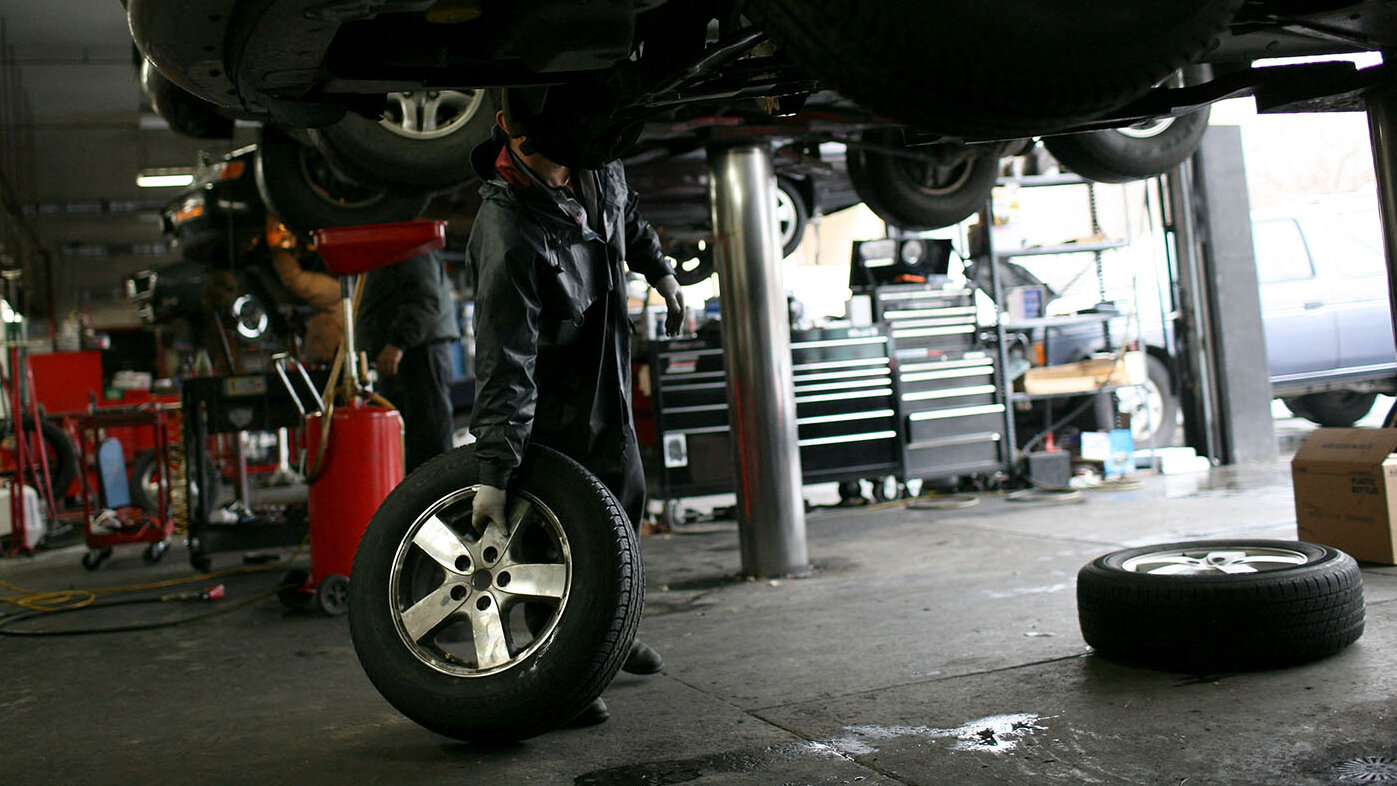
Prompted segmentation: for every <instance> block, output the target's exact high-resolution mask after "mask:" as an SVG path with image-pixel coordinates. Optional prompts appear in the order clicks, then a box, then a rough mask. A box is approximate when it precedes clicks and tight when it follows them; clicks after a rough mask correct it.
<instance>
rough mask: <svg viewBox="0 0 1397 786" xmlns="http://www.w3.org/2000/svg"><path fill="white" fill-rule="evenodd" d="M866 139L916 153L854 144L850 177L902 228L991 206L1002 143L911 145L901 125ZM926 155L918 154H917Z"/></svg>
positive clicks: (952, 219)
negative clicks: (989, 200) (905, 140)
mask: <svg viewBox="0 0 1397 786" xmlns="http://www.w3.org/2000/svg"><path fill="white" fill-rule="evenodd" d="M861 141H864V142H868V143H871V144H874V145H878V146H879V147H884V148H900V149H903V150H906V151H907V152H908V153H909V154H911V155H910V156H903V155H898V154H897V153H893V152H882V151H879V150H874V149H866V148H862V147H859V146H857V145H853V146H850V149H849V154H848V165H849V180H850V181H851V182H852V183H853V185H854V190H855V191H856V192H858V195H859V197H860V198H861V199H863V201H864V203H865V204H867V205H868V208H869V209H870V210H872V211H873V212H874V213H876V214H878V217H879V218H881V219H883V220H884V221H886V222H888V223H889V224H892V225H893V226H895V227H898V228H899V229H910V230H925V229H940V228H941V227H947V226H951V225H952V224H958V223H960V222H961V221H963V220H964V219H966V218H967V217H969V216H971V215H974V214H975V212H976V211H978V210H980V209H981V208H983V207H984V206H985V202H986V201H987V200H988V199H989V197H990V192H992V191H993V190H994V184H995V180H996V179H997V178H998V177H999V154H1000V151H1001V148H1000V146H999V145H987V146H977V147H971V146H968V145H961V144H955V143H948V144H933V145H925V146H921V147H915V148H914V147H909V146H907V145H906V144H905V143H904V142H903V137H902V133H901V132H900V131H896V130H893V131H887V130H880V131H869V132H866V133H865V134H863V136H862V137H861ZM919 155H920V156H922V157H917V156H919Z"/></svg>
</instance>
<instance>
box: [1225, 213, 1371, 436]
mask: <svg viewBox="0 0 1397 786" xmlns="http://www.w3.org/2000/svg"><path fill="white" fill-rule="evenodd" d="M1252 234H1253V237H1254V239H1255V243H1256V266H1257V276H1258V279H1259V282H1260V288H1261V314H1262V320H1263V321H1264V323H1265V325H1266V352H1267V355H1268V357H1269V362H1270V368H1271V387H1272V389H1273V390H1274V391H1275V394H1276V396H1277V397H1278V398H1281V399H1283V400H1284V401H1285V403H1286V406H1288V407H1289V408H1290V411H1291V412H1293V413H1295V414H1296V415H1298V416H1300V417H1302V418H1306V419H1307V420H1311V421H1313V422H1315V423H1318V424H1320V425H1322V426H1351V425H1353V424H1354V423H1355V422H1356V421H1358V420H1359V419H1360V418H1362V417H1363V416H1364V415H1366V414H1368V411H1369V410H1370V409H1372V407H1373V400H1374V398H1375V397H1376V396H1377V394H1378V393H1392V392H1393V391H1394V390H1397V351H1394V348H1393V347H1394V343H1393V331H1392V311H1391V305H1390V303H1389V300H1388V286H1387V267H1386V263H1385V259H1384V255H1383V247H1382V225H1381V223H1380V222H1379V221H1378V218H1377V207H1376V204H1374V202H1373V201H1372V200H1365V201H1363V202H1356V203H1353V204H1348V203H1343V202H1340V203H1337V204H1336V203H1334V202H1333V201H1326V202H1324V203H1321V204H1314V205H1305V206H1301V207H1299V208H1296V207H1288V208H1285V209H1284V210H1283V211H1280V210H1276V211H1261V210H1258V211H1255V212H1254V213H1253V215H1252Z"/></svg>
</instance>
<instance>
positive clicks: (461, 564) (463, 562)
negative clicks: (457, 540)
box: [456, 554, 471, 573]
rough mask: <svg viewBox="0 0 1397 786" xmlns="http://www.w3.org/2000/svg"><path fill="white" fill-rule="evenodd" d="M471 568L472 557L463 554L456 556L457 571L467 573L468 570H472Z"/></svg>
mask: <svg viewBox="0 0 1397 786" xmlns="http://www.w3.org/2000/svg"><path fill="white" fill-rule="evenodd" d="M470 569H471V558H470V557H469V556H468V555H466V554H462V555H461V556H459V557H457V558H456V572H457V573H465V572H466V571H468V570H470Z"/></svg>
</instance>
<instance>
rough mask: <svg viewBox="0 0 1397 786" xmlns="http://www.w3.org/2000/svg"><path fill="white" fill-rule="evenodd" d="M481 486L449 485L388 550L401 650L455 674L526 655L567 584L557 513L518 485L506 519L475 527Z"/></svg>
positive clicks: (559, 606) (508, 663) (542, 638)
mask: <svg viewBox="0 0 1397 786" xmlns="http://www.w3.org/2000/svg"><path fill="white" fill-rule="evenodd" d="M479 488H480V487H479V486H471V487H469V488H466V489H461V490H459V491H456V492H453V493H451V494H448V495H447V496H445V497H442V498H441V499H439V500H437V501H436V502H435V503H433V504H432V505H430V506H428V508H427V509H426V511H425V512H423V514H422V515H421V516H419V517H418V519H417V520H416V521H415V522H413V525H412V526H411V527H409V528H408V530H407V533H406V535H405V536H404V537H403V539H402V541H401V543H399V545H398V548H397V550H396V552H395V553H394V555H393V562H392V566H391V568H390V575H389V582H388V583H389V594H388V603H389V606H390V608H389V614H390V616H391V618H392V620H393V625H394V629H395V630H396V631H397V633H398V636H399V638H400V639H401V641H402V643H403V645H404V646H405V647H406V648H407V650H408V651H409V652H410V653H412V655H413V657H415V658H416V659H417V660H418V661H420V662H421V663H423V664H424V665H426V666H428V667H430V668H432V669H435V670H436V671H439V672H442V673H444V674H448V675H451V676H455V677H486V676H490V675H493V674H499V673H501V672H503V671H507V670H509V669H511V668H513V667H515V666H517V665H519V664H520V663H522V662H524V661H525V660H527V659H528V658H529V657H530V656H531V655H533V654H534V652H536V651H537V650H538V649H539V648H540V647H541V646H542V645H543V643H544V642H546V641H548V640H549V638H550V637H551V636H552V635H553V633H554V631H555V630H556V629H557V626H558V622H559V620H560V619H561V618H562V614H563V611H564V609H565V608H566V606H567V602H568V597H569V594H570V592H569V590H570V588H571V585H572V578H573V576H572V550H571V547H570V545H569V543H568V539H567V534H566V533H565V532H564V531H563V528H562V525H561V523H560V522H559V520H558V517H557V516H556V515H555V514H554V513H553V511H552V510H551V509H550V508H549V507H548V506H547V505H545V504H544V503H543V502H541V501H540V500H539V499H538V498H537V497H535V496H533V495H532V494H529V493H527V492H524V491H515V492H512V493H511V495H510V506H509V510H508V513H507V516H506V518H507V522H506V524H505V525H504V526H500V525H491V526H490V527H488V528H486V529H485V531H483V532H480V531H477V530H476V529H475V528H474V526H473V525H472V524H471V505H472V503H473V501H474V499H475V493H476V491H477V490H478V489H479Z"/></svg>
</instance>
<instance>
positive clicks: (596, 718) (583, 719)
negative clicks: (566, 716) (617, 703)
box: [567, 696, 611, 729]
mask: <svg viewBox="0 0 1397 786" xmlns="http://www.w3.org/2000/svg"><path fill="white" fill-rule="evenodd" d="M610 717H611V711H610V710H608V709H607V708H606V699H603V698H602V697H600V696H598V697H596V698H595V699H592V703H591V704H588V705H587V708H586V709H584V710H582V712H580V713H578V715H577V717H576V718H573V719H572V720H570V721H568V723H567V725H568V728H572V729H577V728H581V727H583V726H595V725H597V724H598V723H606V721H607V719H608V718H610Z"/></svg>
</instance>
